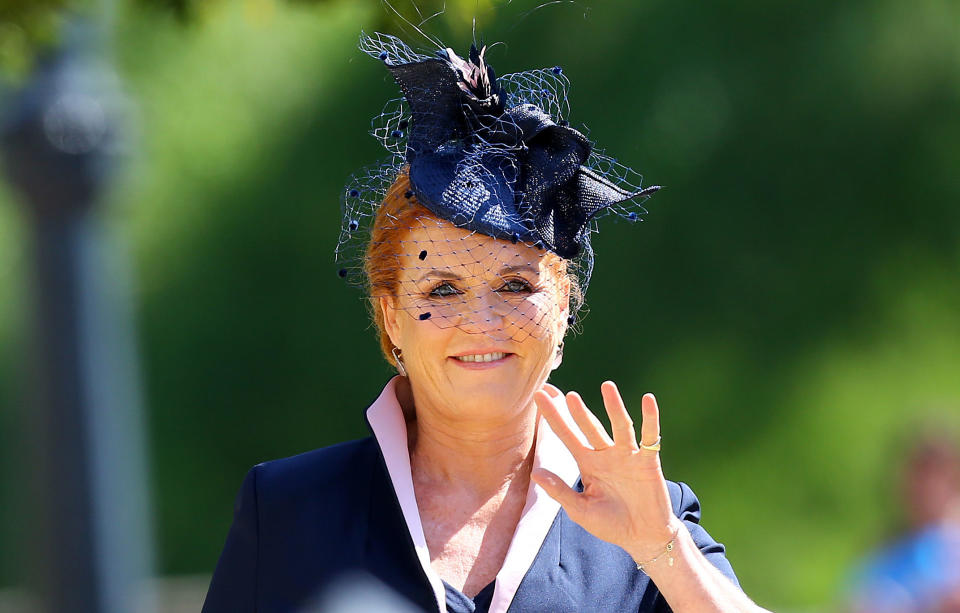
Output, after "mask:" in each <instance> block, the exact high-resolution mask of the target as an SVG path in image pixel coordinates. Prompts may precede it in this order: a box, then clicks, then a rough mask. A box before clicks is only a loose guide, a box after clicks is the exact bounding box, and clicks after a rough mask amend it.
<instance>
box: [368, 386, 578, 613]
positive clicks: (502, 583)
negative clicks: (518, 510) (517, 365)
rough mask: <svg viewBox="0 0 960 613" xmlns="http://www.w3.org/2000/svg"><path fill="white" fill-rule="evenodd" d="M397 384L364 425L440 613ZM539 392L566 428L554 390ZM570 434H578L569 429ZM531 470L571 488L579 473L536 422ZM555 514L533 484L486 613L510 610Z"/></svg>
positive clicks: (440, 594) (442, 601) (438, 583)
mask: <svg viewBox="0 0 960 613" xmlns="http://www.w3.org/2000/svg"><path fill="white" fill-rule="evenodd" d="M398 379H399V377H394V378H393V379H391V380H390V382H389V383H387V386H386V387H385V388H383V392H382V393H381V394H380V397H379V398H377V400H376V401H375V402H374V403H373V404H372V405H371V406H370V408H369V409H367V421H368V422H369V423H370V428H371V429H372V430H373V435H374V437H375V438H376V439H377V443H378V444H379V445H380V450H381V452H382V453H383V458H384V461H385V462H386V465H387V472H388V473H389V474H390V481H391V482H392V483H393V489H394V492H396V494H397V500H398V501H399V502H400V509H401V510H402V511H403V518H404V520H405V521H406V524H407V530H409V531H410V537H411V538H412V539H413V545H414V547H415V548H416V551H417V558H419V560H420V565H421V566H423V571H424V573H426V576H427V578H428V579H429V580H430V585H431V586H432V587H433V592H434V594H435V596H436V598H437V603H438V606H439V613H446V610H447V605H446V596H445V592H444V588H443V581H442V580H441V578H440V575H438V574H437V572H436V571H435V570H433V567H432V566H431V565H430V552H429V551H428V550H427V540H426V538H425V537H424V535H423V525H422V524H421V523H420V510H419V509H418V508H417V497H416V496H415V495H414V491H413V476H412V474H411V468H410V450H409V449H408V448H407V424H406V421H405V420H404V416H403V411H402V410H401V408H400V403H399V402H398V401H397V395H396V383H397V380H398ZM543 389H544V390H545V391H546V392H547V393H548V394H551V396H553V399H554V402H555V404H556V405H557V408H558V409H559V411H560V414H561V415H563V416H564V417H565V418H566V419H567V420H568V421H571V423H572V419H571V418H570V415H569V412H568V410H567V405H566V402H564V399H563V394H561V393H560V390H558V389H557V388H555V387H554V386H552V385H549V384H547V385H544V388H543ZM574 431H575V432H576V431H578V430H577V429H576V428H574ZM533 466H534V468H546V469H547V470H550V471H552V472H553V473H555V474H556V475H557V476H559V477H560V478H561V479H563V480H564V481H565V482H566V483H567V485H570V486H571V487H572V486H573V484H574V483H576V482H577V479H578V478H579V476H580V469H579V468H578V467H577V463H576V461H575V460H574V459H573V456H572V455H570V452H569V451H567V448H566V447H565V446H564V445H563V443H562V442H561V441H560V439H559V438H557V435H556V434H554V433H553V430H551V429H550V427H549V426H548V425H547V422H546V421H545V420H544V419H542V418H541V419H540V423H539V425H538V428H537V442H536V448H535V450H534V458H533ZM559 510H560V503H558V502H557V501H555V500H554V499H553V498H550V496H548V495H547V493H546V492H545V491H543V489H541V488H540V487H539V486H537V485H535V484H534V483H533V482H531V483H530V489H529V490H528V491H527V503H526V505H525V506H524V508H523V513H522V515H521V516H520V521H519V522H518V523H517V530H516V532H514V533H513V540H512V541H511V542H510V548H509V549H508V550H507V557H506V559H504V561H503V567H501V568H500V572H499V573H497V579H496V585H495V587H494V592H493V600H492V601H491V603H490V613H505V612H506V611H507V609H508V608H509V607H510V603H511V602H512V601H513V597H514V595H515V594H516V593H517V588H518V587H520V582H521V581H522V580H523V577H524V576H525V575H526V574H527V571H528V570H529V569H530V566H531V565H532V564H533V560H534V558H536V556H537V552H538V551H540V546H541V545H542V544H543V539H544V538H546V536H547V531H548V530H549V529H550V526H551V524H553V520H554V518H555V517H556V515H557V512H558V511H559Z"/></svg>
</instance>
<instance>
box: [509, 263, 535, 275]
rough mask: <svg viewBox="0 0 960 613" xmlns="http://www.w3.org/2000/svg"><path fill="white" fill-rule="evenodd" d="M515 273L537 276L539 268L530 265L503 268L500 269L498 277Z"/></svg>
mask: <svg viewBox="0 0 960 613" xmlns="http://www.w3.org/2000/svg"><path fill="white" fill-rule="evenodd" d="M515 272H527V273H530V274H532V275H539V274H540V268H539V267H537V266H533V265H532V264H517V265H515V266H504V267H503V268H501V269H500V276H501V277H502V276H504V275H509V274H512V273H515Z"/></svg>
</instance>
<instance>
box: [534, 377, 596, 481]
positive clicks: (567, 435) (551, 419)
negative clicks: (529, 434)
mask: <svg viewBox="0 0 960 613" xmlns="http://www.w3.org/2000/svg"><path fill="white" fill-rule="evenodd" d="M533 399H534V401H535V402H536V403H537V408H538V409H539V410H540V414H541V415H542V416H543V417H544V419H546V420H547V423H548V424H550V429H551V430H553V432H554V434H556V435H557V437H558V438H559V439H560V441H561V442H562V443H563V444H564V445H565V446H566V447H567V449H569V450H570V453H571V454H572V455H573V459H575V460H576V461H577V463H579V462H580V460H581V459H582V458H583V456H584V453H586V452H587V451H589V449H588V448H587V447H586V446H585V445H584V444H583V443H582V442H581V440H580V439H579V438H578V437H577V435H576V434H574V432H573V430H572V429H571V428H570V426H569V425H568V424H567V422H566V421H565V420H564V419H563V417H562V416H561V415H560V413H558V412H557V408H556V407H555V406H553V403H552V402H551V401H550V396H548V395H547V394H546V393H545V392H542V391H539V392H537V393H536V394H534V395H533Z"/></svg>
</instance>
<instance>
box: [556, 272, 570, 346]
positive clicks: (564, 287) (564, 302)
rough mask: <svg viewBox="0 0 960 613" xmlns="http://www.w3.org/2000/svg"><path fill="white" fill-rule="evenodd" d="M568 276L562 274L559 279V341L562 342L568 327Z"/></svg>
mask: <svg viewBox="0 0 960 613" xmlns="http://www.w3.org/2000/svg"><path fill="white" fill-rule="evenodd" d="M569 322H570V277H568V276H567V275H563V279H562V280H561V281H560V329H559V331H558V334H559V335H560V342H563V339H564V337H565V336H567V328H569V327H570V323H569Z"/></svg>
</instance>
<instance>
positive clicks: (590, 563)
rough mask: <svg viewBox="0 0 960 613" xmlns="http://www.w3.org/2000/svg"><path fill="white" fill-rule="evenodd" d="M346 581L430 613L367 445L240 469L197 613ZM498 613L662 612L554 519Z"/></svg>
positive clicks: (590, 540) (686, 498)
mask: <svg viewBox="0 0 960 613" xmlns="http://www.w3.org/2000/svg"><path fill="white" fill-rule="evenodd" d="M578 485H579V484H578ZM668 487H669V491H670V497H671V499H672V502H673V510H674V513H675V514H676V515H677V516H678V517H680V518H681V519H682V520H683V521H684V522H685V523H686V526H687V527H688V529H689V530H690V532H691V534H692V536H693V539H694V541H695V542H696V543H697V545H698V546H699V548H700V550H701V551H702V552H703V553H704V555H705V556H706V557H707V559H708V560H709V561H710V562H711V563H712V564H713V565H715V566H716V567H717V568H718V569H720V570H721V571H722V572H723V573H724V574H725V575H726V576H728V577H729V578H730V579H731V580H732V581H734V582H736V577H735V575H734V573H733V570H732V568H731V567H730V564H729V563H728V561H727V559H726V557H725V555H724V548H723V545H721V544H719V543H717V542H716V541H715V540H713V538H711V537H710V535H709V534H707V532H706V531H705V530H704V529H703V528H702V527H701V526H700V525H699V521H700V505H699V502H698V501H697V498H696V496H694V494H693V492H692V491H691V490H690V488H689V487H687V486H686V485H685V484H682V483H674V482H668ZM358 571H359V572H361V573H364V574H366V575H368V576H372V577H374V578H376V579H378V580H379V581H381V582H382V583H383V584H385V585H386V586H388V587H389V588H391V589H392V590H393V591H394V592H396V593H397V594H400V595H402V596H403V597H405V598H406V599H407V600H408V601H409V604H411V605H412V606H413V607H414V608H415V609H422V610H424V611H433V612H437V611H438V609H439V603H438V601H437V596H436V595H435V593H434V591H433V589H432V587H431V585H430V583H429V581H428V578H427V576H426V573H425V571H424V569H423V566H422V565H421V563H420V561H419V559H418V558H417V554H416V552H415V550H414V544H413V541H412V538H411V536H410V533H409V531H408V529H407V526H406V524H405V522H404V519H403V516H402V513H401V509H400V505H399V503H398V500H397V497H396V495H395V493H394V490H393V486H392V484H391V481H390V477H389V474H388V472H387V469H386V467H385V464H384V460H383V456H382V454H381V452H380V448H379V446H378V444H377V441H376V439H374V438H373V437H369V438H366V439H362V440H358V441H352V442H348V443H342V444H339V445H334V446H332V447H326V448H323V449H317V450H315V451H311V452H308V453H304V454H302V455H298V456H294V457H291V458H286V459H282V460H275V461H272V462H266V463H263V464H259V465H257V466H255V467H254V468H253V469H251V470H250V472H249V473H248V474H247V476H246V478H245V479H244V481H243V485H242V487H241V489H240V493H239V495H238V496H237V500H236V505H235V508H234V521H233V525H232V526H231V528H230V532H229V534H228V535H227V541H226V545H225V546H224V548H223V553H222V554H221V556H220V560H219V562H218V563H217V567H216V570H215V572H214V575H213V579H212V581H211V583H210V589H209V591H208V593H207V598H206V602H205V603H204V606H203V613H254V612H256V613H289V612H294V611H298V610H299V609H300V608H301V607H303V606H305V605H307V604H309V603H311V602H315V601H316V598H317V597H318V596H320V595H322V594H323V592H324V590H325V589H326V588H327V587H329V586H330V585H331V584H332V583H333V582H335V581H336V580H337V579H338V578H339V577H342V576H343V575H344V574H345V573H350V572H358ZM492 585H493V584H491V586H488V588H486V589H485V590H483V591H481V592H480V593H479V594H477V596H476V597H475V598H474V599H469V598H467V597H466V596H464V595H463V594H460V593H459V591H457V590H456V589H455V588H453V587H451V586H449V585H447V586H445V587H446V594H447V598H446V600H447V610H448V611H450V612H453V613H464V612H469V611H471V610H472V611H475V613H480V612H483V611H486V610H487V609H486V607H487V606H489V600H490V592H491V591H492ZM451 590H452V592H451ZM453 592H456V593H453ZM457 594H459V597H458V596H457ZM471 606H473V607H474V608H473V609H471ZM508 610H509V611H511V612H513V611H516V612H524V613H532V612H540V611H542V612H544V613H546V612H549V613H556V612H558V611H591V612H597V613H601V612H610V613H623V612H624V611H638V612H639V611H643V612H648V611H650V612H658V611H669V610H670V609H669V607H668V606H667V605H666V603H665V601H664V599H663V598H662V596H661V595H660V593H659V591H658V590H657V588H656V586H655V585H653V583H652V582H651V581H650V579H649V578H648V577H647V575H646V574H644V573H643V572H640V571H638V570H637V568H636V565H635V563H634V561H633V560H632V559H631V557H630V555H629V554H627V553H626V552H625V551H624V550H623V549H621V548H620V547H618V546H616V545H612V544H610V543H607V542H605V541H602V540H600V539H597V538H596V537H594V536H593V535H591V534H589V533H588V532H586V531H585V530H584V529H583V528H581V527H580V526H579V525H578V524H576V523H575V522H573V521H572V520H571V519H570V518H569V517H568V516H567V514H566V513H565V512H564V511H563V509H560V510H559V512H558V513H557V515H556V517H555V518H554V520H553V523H552V524H551V526H550V528H549V531H548V532H547V535H546V538H545V539H544V541H543V544H542V546H541V547H540V549H539V552H538V553H537V555H536V558H535V559H534V561H533V564H532V565H531V566H530V568H529V570H528V571H527V573H526V574H525V575H524V576H523V579H522V581H521V582H520V584H519V587H518V588H517V591H516V594H515V596H514V597H513V600H512V602H511V604H510V607H509V609H508Z"/></svg>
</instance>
